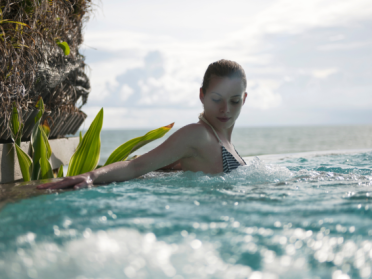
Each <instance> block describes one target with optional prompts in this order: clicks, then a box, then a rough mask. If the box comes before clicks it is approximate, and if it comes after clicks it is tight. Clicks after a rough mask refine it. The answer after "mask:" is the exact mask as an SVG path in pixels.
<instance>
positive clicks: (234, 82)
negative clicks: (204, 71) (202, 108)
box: [207, 76, 244, 95]
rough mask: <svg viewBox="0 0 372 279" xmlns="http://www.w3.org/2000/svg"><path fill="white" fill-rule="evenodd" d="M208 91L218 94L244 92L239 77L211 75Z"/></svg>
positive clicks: (239, 93) (238, 93)
mask: <svg viewBox="0 0 372 279" xmlns="http://www.w3.org/2000/svg"><path fill="white" fill-rule="evenodd" d="M208 91H209V92H213V93H218V94H220V95H241V94H242V93H243V92H244V83H243V80H242V79H241V78H236V77H233V78H229V77H217V76H212V77H211V79H210V83H209V86H208V89H207V92H208Z"/></svg>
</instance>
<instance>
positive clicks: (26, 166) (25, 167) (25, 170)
mask: <svg viewBox="0 0 372 279" xmlns="http://www.w3.org/2000/svg"><path fill="white" fill-rule="evenodd" d="M14 146H15V148H16V151H17V158H18V162H19V166H20V169H21V172H22V176H23V180H24V181H30V180H31V176H30V168H31V165H32V160H31V158H30V156H28V154H27V153H26V152H24V151H23V150H22V149H21V148H20V147H19V146H18V145H17V144H14Z"/></svg>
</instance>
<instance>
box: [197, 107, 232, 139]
mask: <svg viewBox="0 0 372 279" xmlns="http://www.w3.org/2000/svg"><path fill="white" fill-rule="evenodd" d="M199 119H200V121H201V122H204V123H206V124H207V125H209V126H210V127H211V128H212V129H213V130H214V131H216V133H217V134H218V135H219V138H220V140H221V141H227V143H229V144H230V143H231V135H232V131H233V129H234V125H235V124H234V125H232V126H231V127H229V128H222V127H215V126H213V124H212V123H211V121H209V120H208V119H207V117H206V116H205V114H204V113H201V114H200V116H199Z"/></svg>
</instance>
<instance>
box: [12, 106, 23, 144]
mask: <svg viewBox="0 0 372 279" xmlns="http://www.w3.org/2000/svg"><path fill="white" fill-rule="evenodd" d="M22 133H23V124H22V123H21V117H20V115H19V113H18V109H17V106H16V103H15V102H13V110H12V115H11V118H10V134H11V137H12V140H13V141H14V142H15V143H16V144H18V146H20V145H21V138H22Z"/></svg>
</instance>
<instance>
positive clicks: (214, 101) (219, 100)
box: [212, 99, 220, 103]
mask: <svg viewBox="0 0 372 279" xmlns="http://www.w3.org/2000/svg"><path fill="white" fill-rule="evenodd" d="M212 100H213V102H216V103H218V102H219V101H220V100H215V99H212Z"/></svg>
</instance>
